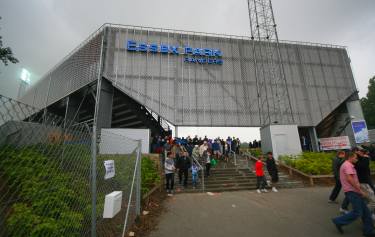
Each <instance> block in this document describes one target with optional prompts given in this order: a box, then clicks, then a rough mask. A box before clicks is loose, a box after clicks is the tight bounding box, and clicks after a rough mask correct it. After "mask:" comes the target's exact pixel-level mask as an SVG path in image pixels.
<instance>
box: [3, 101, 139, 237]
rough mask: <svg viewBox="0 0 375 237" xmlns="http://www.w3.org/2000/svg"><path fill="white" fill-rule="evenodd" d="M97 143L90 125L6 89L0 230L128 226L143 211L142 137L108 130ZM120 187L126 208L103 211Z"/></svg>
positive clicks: (74, 231)
mask: <svg viewBox="0 0 375 237" xmlns="http://www.w3.org/2000/svg"><path fill="white" fill-rule="evenodd" d="M114 141H116V142H114ZM105 142H106V143H105ZM91 146H92V133H91V128H89V127H88V126H87V125H86V124H82V123H81V124H75V123H71V122H69V121H66V120H64V119H63V118H61V117H59V116H56V115H53V114H50V113H48V112H46V111H44V110H39V109H36V108H34V107H31V106H28V105H26V104H22V103H20V102H17V101H15V100H12V99H10V98H7V97H4V96H1V95H0V236H95V235H97V236H122V234H123V233H126V231H127V228H128V226H130V225H131V224H132V222H133V221H134V220H135V217H136V215H138V214H139V212H140V205H139V204H140V191H139V190H140V181H141V180H140V164H141V163H140V142H138V141H134V140H131V139H128V138H126V137H121V136H118V135H114V134H103V135H102V136H101V140H100V143H99V152H98V153H97V154H92V152H91ZM118 147H121V148H123V149H122V150H116V149H117V148H118ZM108 160H112V161H113V163H114V171H115V172H114V176H113V177H110V178H108V177H106V176H107V173H108V170H107V169H106V168H105V166H104V161H108ZM94 161H95V162H94ZM93 164H94V165H95V164H96V169H95V168H94V170H95V171H96V178H95V176H93V175H92V173H93V172H92V168H93ZM94 167H95V166H94ZM93 191H94V192H93ZM113 191H120V192H122V201H121V210H120V212H119V213H117V214H116V215H115V216H114V217H113V218H103V212H104V201H105V196H106V195H107V194H109V193H111V192H113ZM93 230H94V231H93Z"/></svg>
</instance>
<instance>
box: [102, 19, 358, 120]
mask: <svg viewBox="0 0 375 237" xmlns="http://www.w3.org/2000/svg"><path fill="white" fill-rule="evenodd" d="M107 39H108V43H107V48H106V58H105V69H104V76H105V77H106V78H107V79H110V80H111V81H112V82H113V84H114V85H115V86H116V87H117V88H119V89H121V90H122V91H123V92H125V93H127V94H128V95H130V96H132V97H133V98H135V99H136V100H138V101H139V102H140V103H141V104H143V105H145V106H147V107H148V108H150V109H151V110H152V111H154V112H156V113H158V114H159V115H161V116H162V117H164V118H165V119H167V120H168V121H170V122H171V123H172V124H175V125H178V126H193V125H194V126H260V125H261V122H260V117H259V115H260V114H262V116H263V117H266V114H265V113H266V110H267V105H266V104H262V105H260V106H259V105H258V99H257V87H256V79H255V69H254V68H255V62H254V58H253V55H254V54H253V51H252V50H253V47H252V41H251V40H250V39H249V38H245V37H235V36H223V35H208V34H203V33H194V32H179V31H171V30H163V29H160V30H156V29H150V28H140V27H122V26H113V27H111V28H110V29H109V31H108V38H107ZM128 40H134V41H137V42H144V43H146V44H151V43H156V44H158V45H160V44H168V45H176V46H180V47H183V46H184V45H189V46H191V47H198V48H214V49H220V50H221V51H222V53H223V56H222V59H223V64H222V65H212V64H211V65H209V64H192V63H187V62H184V55H173V54H161V53H151V52H148V53H142V52H131V51H128V50H127V49H126V42H127V41H128ZM260 44H261V43H260V42H258V41H256V42H255V50H259V48H260ZM280 48H281V56H282V60H283V63H284V68H285V74H286V80H287V85H288V89H289V94H290V97H291V104H292V112H293V115H294V119H295V122H296V123H297V124H298V125H299V126H315V125H316V124H318V123H319V122H320V121H321V120H322V119H323V118H324V117H325V116H327V115H328V114H329V113H330V112H331V111H332V110H334V109H335V108H336V107H337V106H338V105H339V104H340V103H342V102H343V101H344V100H345V99H346V98H347V97H348V96H349V95H351V94H352V93H353V92H354V91H356V87H355V83H354V79H353V76H352V72H351V68H350V62H349V58H348V55H347V53H346V50H345V48H343V47H337V46H323V45H312V44H302V43H300V44H296V43H286V42H282V43H281V44H280ZM260 53H261V52H257V54H255V55H259V54H260ZM266 56H267V55H263V57H262V58H263V60H264V58H265V57H266ZM266 60H273V61H274V63H275V64H277V63H279V62H277V61H276V60H277V59H276V58H268V59H267V58H266ZM256 63H258V64H261V63H263V62H262V59H260V58H257V60H256ZM267 71H268V69H267V68H265V73H266V74H267ZM265 76H267V75H265ZM272 83H276V82H270V83H269V85H268V87H267V86H266V88H265V89H266V90H268V91H267V93H268V94H269V98H270V99H269V100H270V103H271V102H272V103H275V101H276V98H273V97H275V92H274V91H273V90H272V88H273V87H274V86H275V85H272ZM271 85H272V86H271ZM278 86H279V87H282V86H283V85H282V84H279V85H278ZM270 107H271V108H272V107H274V108H275V107H277V105H272V106H270ZM282 116H284V117H288V116H290V114H287V113H284V114H282ZM281 121H291V119H290V118H284V119H282V120H281Z"/></svg>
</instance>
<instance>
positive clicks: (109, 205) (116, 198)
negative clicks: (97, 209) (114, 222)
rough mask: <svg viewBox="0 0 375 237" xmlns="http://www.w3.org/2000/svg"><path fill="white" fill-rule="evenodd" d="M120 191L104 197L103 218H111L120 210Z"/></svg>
mask: <svg viewBox="0 0 375 237" xmlns="http://www.w3.org/2000/svg"><path fill="white" fill-rule="evenodd" d="M121 203H122V191H114V192H112V193H110V194H107V195H105V200H104V211H103V218H113V217H114V216H115V215H116V214H117V213H119V211H120V210H121Z"/></svg>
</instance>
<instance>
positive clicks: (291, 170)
mask: <svg viewBox="0 0 375 237" xmlns="http://www.w3.org/2000/svg"><path fill="white" fill-rule="evenodd" d="M246 155H247V156H248V157H249V158H250V159H252V160H253V161H257V160H258V159H257V158H256V157H255V156H253V155H251V154H250V153H249V152H246ZM263 163H264V162H263ZM277 165H278V166H279V167H280V168H283V169H286V170H288V174H289V175H290V176H292V175H293V174H297V175H299V176H300V177H302V178H303V179H307V180H309V183H310V186H314V180H315V179H318V180H321V179H327V178H328V179H333V175H309V174H306V173H304V172H302V171H300V170H297V169H295V168H293V167H290V166H288V165H286V164H284V163H282V162H278V163H277Z"/></svg>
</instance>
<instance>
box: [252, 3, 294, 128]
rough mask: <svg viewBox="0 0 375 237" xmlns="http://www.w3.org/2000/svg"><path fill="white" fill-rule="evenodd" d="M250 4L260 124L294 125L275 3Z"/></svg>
mask: <svg viewBox="0 0 375 237" xmlns="http://www.w3.org/2000/svg"><path fill="white" fill-rule="evenodd" d="M247 4H248V9H249V22H250V33H251V39H252V49H253V59H254V68H255V80H256V85H257V93H258V107H259V115H260V116H259V120H260V124H261V125H262V126H265V125H269V124H272V121H278V123H279V124H294V123H295V120H294V115H293V110H292V104H291V101H290V96H289V91H288V86H287V81H286V77H285V70H284V65H283V60H282V57H281V52H280V45H279V38H278V35H277V30H276V23H275V17H274V14H273V9H272V3H271V0H247Z"/></svg>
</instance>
